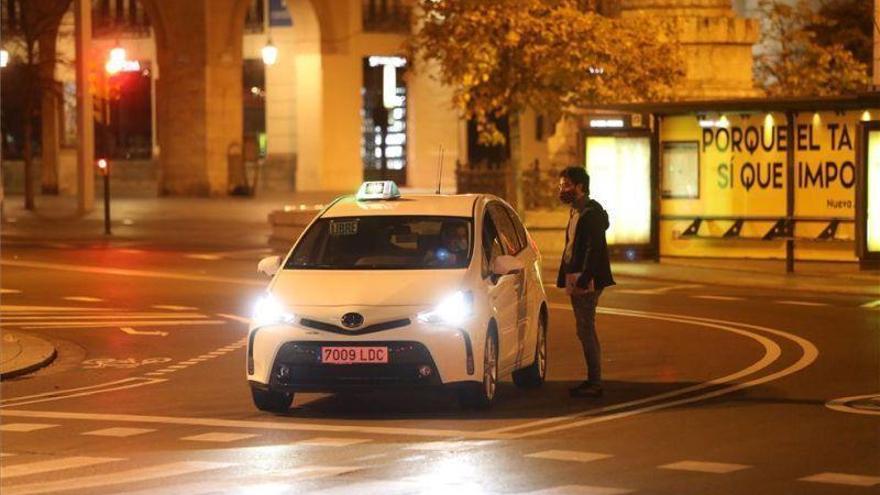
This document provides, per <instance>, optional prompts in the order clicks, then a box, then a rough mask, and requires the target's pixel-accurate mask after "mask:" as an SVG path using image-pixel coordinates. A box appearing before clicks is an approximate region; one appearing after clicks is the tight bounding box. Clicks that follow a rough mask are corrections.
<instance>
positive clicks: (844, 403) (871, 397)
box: [825, 394, 880, 416]
mask: <svg viewBox="0 0 880 495" xmlns="http://www.w3.org/2000/svg"><path fill="white" fill-rule="evenodd" d="M859 401H873V402H875V403H876V404H865V405H864V406H862V407H857V406H853V405H852V403H853V402H856V403H857V402H859ZM825 407H827V408H828V409H831V410H833V411H839V412H846V413H853V414H870V415H874V416H880V394H867V395H855V396H852V397H841V398H839V399H834V400H831V401H828V402H826V403H825Z"/></svg>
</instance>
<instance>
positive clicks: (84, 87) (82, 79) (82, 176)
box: [73, 0, 95, 213]
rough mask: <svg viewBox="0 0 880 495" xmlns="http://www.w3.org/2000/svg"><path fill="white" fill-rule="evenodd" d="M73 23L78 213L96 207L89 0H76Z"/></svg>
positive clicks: (90, 6)
mask: <svg viewBox="0 0 880 495" xmlns="http://www.w3.org/2000/svg"><path fill="white" fill-rule="evenodd" d="M73 8H74V18H75V23H76V133H77V140H78V142H79V146H78V147H77V155H76V175H77V181H76V183H77V206H78V209H79V212H80V213H88V212H90V211H92V210H93V209H94V207H95V171H94V169H93V166H94V165H93V162H94V160H95V118H94V115H93V107H92V93H91V89H90V88H89V69H90V68H91V66H92V65H93V61H92V60H90V59H89V57H90V55H91V49H92V2H91V1H89V0H75V2H74V7H73Z"/></svg>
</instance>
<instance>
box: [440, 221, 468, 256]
mask: <svg viewBox="0 0 880 495" xmlns="http://www.w3.org/2000/svg"><path fill="white" fill-rule="evenodd" d="M443 242H444V244H446V248H447V249H449V250H450V251H464V250H466V249H467V245H468V231H467V228H465V227H464V226H459V227H455V228H454V229H453V230H452V231H450V232H448V233H447V234H446V235H445V236H444V240H443Z"/></svg>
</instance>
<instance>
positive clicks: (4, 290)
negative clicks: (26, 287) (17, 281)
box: [0, 288, 21, 294]
mask: <svg viewBox="0 0 880 495" xmlns="http://www.w3.org/2000/svg"><path fill="white" fill-rule="evenodd" d="M0 294H21V291H20V290H17V289H2V288H0Z"/></svg>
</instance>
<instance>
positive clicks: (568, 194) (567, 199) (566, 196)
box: [559, 190, 574, 204]
mask: <svg viewBox="0 0 880 495" xmlns="http://www.w3.org/2000/svg"><path fill="white" fill-rule="evenodd" d="M559 201H562V202H563V203H565V204H571V203H573V202H574V191H572V190H566V191H559Z"/></svg>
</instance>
